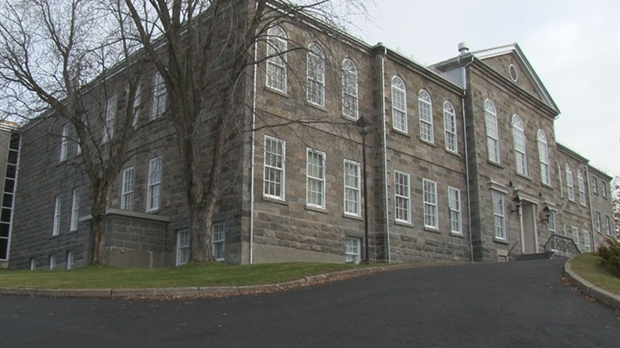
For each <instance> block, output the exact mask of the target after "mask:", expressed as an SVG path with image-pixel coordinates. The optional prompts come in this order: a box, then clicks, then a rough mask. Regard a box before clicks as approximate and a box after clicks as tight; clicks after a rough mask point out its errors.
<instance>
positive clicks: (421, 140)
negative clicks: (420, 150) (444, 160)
mask: <svg viewBox="0 0 620 348" xmlns="http://www.w3.org/2000/svg"><path fill="white" fill-rule="evenodd" d="M420 142H421V143H422V144H426V145H428V146H432V147H437V145H435V142H431V141H428V140H424V139H422V138H420Z"/></svg>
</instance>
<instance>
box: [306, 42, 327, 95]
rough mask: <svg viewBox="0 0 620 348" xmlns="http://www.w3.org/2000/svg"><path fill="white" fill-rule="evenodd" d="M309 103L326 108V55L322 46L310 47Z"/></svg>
mask: <svg viewBox="0 0 620 348" xmlns="http://www.w3.org/2000/svg"><path fill="white" fill-rule="evenodd" d="M306 88H307V93H308V102H310V103H312V104H316V105H319V106H325V54H324V53H323V49H322V48H321V46H319V45H317V44H315V43H311V44H310V46H308V85H307V87H306Z"/></svg>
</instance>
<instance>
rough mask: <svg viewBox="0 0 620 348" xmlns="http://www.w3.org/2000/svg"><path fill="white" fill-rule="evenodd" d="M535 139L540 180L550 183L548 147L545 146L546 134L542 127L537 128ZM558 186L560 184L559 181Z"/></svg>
mask: <svg viewBox="0 0 620 348" xmlns="http://www.w3.org/2000/svg"><path fill="white" fill-rule="evenodd" d="M537 139H538V161H539V162H540V181H542V183H543V184H547V185H551V168H550V166H549V147H548V146H547V135H546V134H545V132H544V131H543V130H542V129H539V130H538V134H537ZM560 180H561V178H560ZM560 186H562V184H561V183H560Z"/></svg>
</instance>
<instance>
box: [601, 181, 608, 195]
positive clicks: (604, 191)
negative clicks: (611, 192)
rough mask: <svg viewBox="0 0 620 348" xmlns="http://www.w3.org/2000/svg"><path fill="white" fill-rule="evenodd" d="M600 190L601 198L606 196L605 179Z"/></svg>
mask: <svg viewBox="0 0 620 348" xmlns="http://www.w3.org/2000/svg"><path fill="white" fill-rule="evenodd" d="M601 192H602V193H603V198H607V182H605V181H603V182H602V183H601Z"/></svg>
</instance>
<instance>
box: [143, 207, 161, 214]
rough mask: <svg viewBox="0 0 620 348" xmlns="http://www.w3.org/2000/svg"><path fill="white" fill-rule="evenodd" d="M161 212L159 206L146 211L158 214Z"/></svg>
mask: <svg viewBox="0 0 620 348" xmlns="http://www.w3.org/2000/svg"><path fill="white" fill-rule="evenodd" d="M158 212H159V208H157V209H151V210H147V211H146V212H145V213H147V214H157V213H158Z"/></svg>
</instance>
